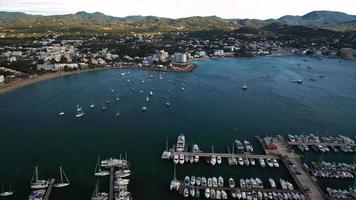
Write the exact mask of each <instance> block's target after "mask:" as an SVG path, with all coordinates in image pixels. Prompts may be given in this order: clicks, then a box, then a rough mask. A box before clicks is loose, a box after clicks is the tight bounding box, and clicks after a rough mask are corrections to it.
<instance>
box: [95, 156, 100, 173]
mask: <svg viewBox="0 0 356 200" xmlns="http://www.w3.org/2000/svg"><path fill="white" fill-rule="evenodd" d="M97 170H98V172H100V171H101V169H100V157H99V156H98V161H97V162H96V167H95V172H97Z"/></svg>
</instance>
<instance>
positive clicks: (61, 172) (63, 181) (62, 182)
mask: <svg viewBox="0 0 356 200" xmlns="http://www.w3.org/2000/svg"><path fill="white" fill-rule="evenodd" d="M59 175H60V182H59V183H56V184H54V185H53V187H56V188H62V187H66V186H68V185H69V184H70V182H69V180H68V178H67V176H66V174H65V172H64V170H63V169H62V167H61V166H60V167H59ZM63 177H64V179H63Z"/></svg>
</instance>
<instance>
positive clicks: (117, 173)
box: [91, 156, 132, 200]
mask: <svg viewBox="0 0 356 200" xmlns="http://www.w3.org/2000/svg"><path fill="white" fill-rule="evenodd" d="M102 168H104V169H102ZM108 168H114V169H115V170H114V172H113V173H114V174H113V177H114V182H113V191H114V193H113V195H114V198H115V199H117V200H131V199H132V197H131V192H129V191H128V185H129V183H130V179H129V178H128V177H129V176H130V175H131V170H130V169H129V163H128V161H127V156H125V158H124V159H123V158H121V156H120V158H119V159H117V158H109V159H106V160H100V157H99V156H98V160H97V164H96V167H95V172H94V175H95V176H96V177H105V176H108V175H110V172H109V171H108V170H107V169H108ZM91 199H92V200H108V199H109V194H108V193H106V192H100V191H99V182H98V181H97V183H96V185H95V188H94V192H93V194H92V197H91Z"/></svg>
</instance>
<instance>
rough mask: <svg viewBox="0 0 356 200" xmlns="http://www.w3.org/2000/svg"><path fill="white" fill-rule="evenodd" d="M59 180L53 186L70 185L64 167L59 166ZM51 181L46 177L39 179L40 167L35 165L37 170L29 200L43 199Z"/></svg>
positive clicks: (32, 181) (33, 177)
mask: <svg viewBox="0 0 356 200" xmlns="http://www.w3.org/2000/svg"><path fill="white" fill-rule="evenodd" d="M59 177H60V178H59V182H57V183H55V184H54V185H53V187H55V188H63V187H67V186H69V185H70V182H69V179H68V178H67V175H66V174H65V172H64V170H63V168H62V167H61V166H60V167H59ZM49 184H50V181H49V180H45V179H39V177H38V167H37V166H36V167H35V172H34V174H33V176H32V180H31V189H32V190H33V191H32V193H31V194H30V196H29V197H28V200H42V199H43V198H44V195H45V193H46V189H47V188H48V187H49Z"/></svg>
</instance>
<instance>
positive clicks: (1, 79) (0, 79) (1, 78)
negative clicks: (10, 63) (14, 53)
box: [0, 75, 5, 84]
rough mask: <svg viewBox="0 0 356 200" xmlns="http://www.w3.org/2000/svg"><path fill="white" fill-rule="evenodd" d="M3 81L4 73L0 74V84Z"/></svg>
mask: <svg viewBox="0 0 356 200" xmlns="http://www.w3.org/2000/svg"><path fill="white" fill-rule="evenodd" d="M4 81H5V77H4V75H0V84H3V83H4Z"/></svg>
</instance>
